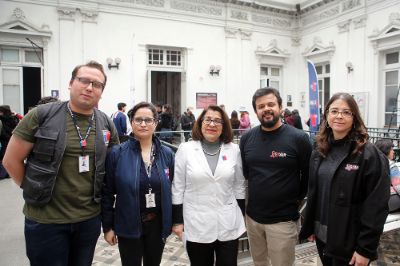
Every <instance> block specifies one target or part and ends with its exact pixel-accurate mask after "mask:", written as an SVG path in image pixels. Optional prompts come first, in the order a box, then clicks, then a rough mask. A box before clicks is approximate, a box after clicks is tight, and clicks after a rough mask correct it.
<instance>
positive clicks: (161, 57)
mask: <svg viewBox="0 0 400 266" xmlns="http://www.w3.org/2000/svg"><path fill="white" fill-rule="evenodd" d="M148 59H149V60H148V64H149V65H154V66H176V67H181V66H182V51H180V50H174V49H162V48H149V49H148Z"/></svg>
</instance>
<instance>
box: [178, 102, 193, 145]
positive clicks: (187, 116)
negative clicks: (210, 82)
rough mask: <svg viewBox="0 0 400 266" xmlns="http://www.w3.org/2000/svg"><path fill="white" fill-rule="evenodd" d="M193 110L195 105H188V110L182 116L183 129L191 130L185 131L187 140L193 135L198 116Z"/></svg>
mask: <svg viewBox="0 0 400 266" xmlns="http://www.w3.org/2000/svg"><path fill="white" fill-rule="evenodd" d="M192 110H193V107H188V108H187V110H186V112H185V113H184V114H183V115H182V117H181V127H182V130H184V131H189V132H184V133H183V134H184V136H185V141H188V140H189V138H190V137H191V131H192V128H193V125H194V123H195V122H196V118H195V117H194V114H193V112H192Z"/></svg>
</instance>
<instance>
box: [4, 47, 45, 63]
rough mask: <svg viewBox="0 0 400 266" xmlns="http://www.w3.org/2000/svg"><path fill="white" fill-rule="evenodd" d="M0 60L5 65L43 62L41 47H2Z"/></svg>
mask: <svg viewBox="0 0 400 266" xmlns="http://www.w3.org/2000/svg"><path fill="white" fill-rule="evenodd" d="M0 62H1V63H2V64H3V65H4V64H6V65H20V64H24V65H33V66H39V65H42V62H43V54H42V50H41V49H29V48H13V47H0Z"/></svg>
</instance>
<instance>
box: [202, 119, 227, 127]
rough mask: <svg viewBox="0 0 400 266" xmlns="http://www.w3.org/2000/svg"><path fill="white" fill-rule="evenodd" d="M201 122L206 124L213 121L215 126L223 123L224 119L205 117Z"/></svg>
mask: <svg viewBox="0 0 400 266" xmlns="http://www.w3.org/2000/svg"><path fill="white" fill-rule="evenodd" d="M203 123H204V124H206V125H211V123H214V125H216V126H220V125H222V124H223V123H224V121H223V120H222V119H218V118H216V119H211V118H205V119H203Z"/></svg>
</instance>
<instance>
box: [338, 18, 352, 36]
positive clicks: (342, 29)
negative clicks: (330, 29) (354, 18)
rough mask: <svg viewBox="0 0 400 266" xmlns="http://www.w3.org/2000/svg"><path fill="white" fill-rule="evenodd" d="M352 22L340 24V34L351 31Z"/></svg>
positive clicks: (347, 21)
mask: <svg viewBox="0 0 400 266" xmlns="http://www.w3.org/2000/svg"><path fill="white" fill-rule="evenodd" d="M350 22H351V19H349V20H346V21H342V22H339V23H338V24H337V26H338V29H339V33H343V32H348V31H350Z"/></svg>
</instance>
